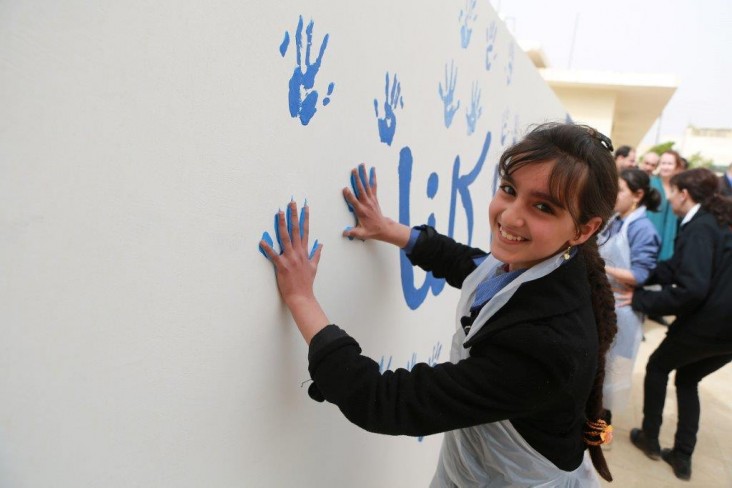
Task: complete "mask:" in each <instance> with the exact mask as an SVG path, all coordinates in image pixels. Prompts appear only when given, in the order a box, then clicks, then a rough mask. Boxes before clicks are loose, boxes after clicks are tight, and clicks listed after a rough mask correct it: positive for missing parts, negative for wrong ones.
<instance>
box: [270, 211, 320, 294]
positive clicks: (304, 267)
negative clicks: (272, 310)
mask: <svg viewBox="0 0 732 488" xmlns="http://www.w3.org/2000/svg"><path fill="white" fill-rule="evenodd" d="M303 211H304V218H303V220H302V225H303V232H302V235H301V232H300V222H298V218H297V203H295V202H294V201H292V202H290V203H289V204H288V205H287V212H289V213H290V215H289V218H286V216H285V213H284V212H283V211H281V210H280V212H279V213H278V214H277V226H278V230H279V236H280V240H281V245H282V254H277V253H276V252H275V251H274V249H272V247H271V246H270V245H269V244H268V243H267V242H266V241H264V240H262V241H261V242H260V243H259V245H260V247H261V248H262V249H263V250H264V252H265V254H266V255H267V257H268V258H269V259H270V261H272V263H273V264H274V267H275V273H276V275H277V287H278V288H279V291H280V295H282V299H283V300H284V301H285V304H286V305H287V306H288V307H290V308H292V304H293V303H294V302H296V301H301V300H303V299H311V298H315V295H314V293H313V283H314V281H315V275H316V273H317V271H318V262H319V261H320V252H321V250H322V248H323V246H322V244H321V245H319V246H318V247H317V248H316V249H315V250H314V252H313V253H312V256H310V255H309V254H308V234H309V229H310V207H308V206H307V205H305V207H304V208H303ZM288 221H289V222H290V228H289V229H288V225H287V222H288Z"/></svg>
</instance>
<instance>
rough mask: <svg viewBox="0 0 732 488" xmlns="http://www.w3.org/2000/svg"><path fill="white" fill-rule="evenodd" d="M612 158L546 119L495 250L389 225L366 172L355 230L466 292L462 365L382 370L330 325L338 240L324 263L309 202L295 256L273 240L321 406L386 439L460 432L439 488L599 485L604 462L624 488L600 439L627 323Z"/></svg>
mask: <svg viewBox="0 0 732 488" xmlns="http://www.w3.org/2000/svg"><path fill="white" fill-rule="evenodd" d="M611 151H612V146H611V144H610V140H609V139H607V138H606V137H605V136H603V135H601V134H599V133H598V132H596V131H595V130H594V129H591V128H589V127H584V126H577V125H573V124H548V125H542V126H539V127H537V128H535V129H534V130H533V131H532V132H530V133H529V134H528V135H527V136H526V137H525V138H524V140H522V141H521V142H519V143H518V144H516V145H514V146H512V147H511V148H509V149H508V150H507V151H506V152H505V153H504V154H503V155H502V156H501V159H500V163H499V172H500V177H501V180H500V186H499V190H498V192H497V194H496V195H495V197H494V198H493V200H492V201H491V203H490V206H489V211H488V213H489V221H490V227H491V232H492V236H493V240H492V242H491V252H490V253H486V252H484V251H482V250H480V249H477V248H471V247H468V246H465V245H462V244H459V243H457V242H455V241H453V240H452V239H450V238H449V237H446V236H443V235H440V234H438V233H437V232H436V231H435V229H433V228H432V227H428V226H420V227H416V228H414V229H409V228H408V227H406V226H404V225H402V224H399V223H398V222H395V221H394V220H392V219H389V218H387V217H385V216H384V215H383V214H382V212H381V209H380V206H379V202H378V199H377V194H376V190H377V185H376V177H375V173H374V172H373V170H372V172H371V177H368V178H367V176H366V170H365V168H364V167H363V165H362V166H360V167H359V168H358V169H354V170H353V173H352V180H353V181H354V189H355V191H356V195H354V193H353V192H351V191H350V190H348V189H344V196H345V198H346V200H347V201H348V203H349V205H350V206H351V207H352V209H353V211H354V213H355V215H356V217H357V219H358V225H357V226H356V227H354V228H353V229H350V230H347V231H345V232H344V235H345V236H348V237H355V238H358V239H363V240H366V239H374V240H378V241H382V242H386V243H390V244H394V245H396V246H398V247H400V248H406V251H407V255H408V256H409V259H410V260H411V261H412V263H413V264H415V265H418V266H420V267H422V268H423V269H425V270H428V271H431V272H432V273H433V274H434V275H435V276H438V277H444V278H445V279H446V280H447V282H448V283H449V284H450V285H452V286H455V287H458V288H462V296H461V298H460V302H459V303H458V317H461V319H460V320H458V321H457V323H456V325H455V329H456V332H455V335H454V338H453V346H452V351H451V354H450V362H448V363H444V364H437V365H434V366H430V365H427V364H424V363H421V364H417V365H415V366H414V367H413V368H412V369H411V371H407V370H405V369H398V370H396V371H386V372H384V373H383V374H382V373H380V371H379V364H378V363H376V362H375V361H373V360H372V359H370V358H368V357H365V356H363V355H361V349H360V347H359V345H358V343H357V342H356V341H355V340H354V339H353V338H351V337H350V336H349V335H348V334H346V332H345V331H344V330H342V329H340V328H339V327H337V326H336V325H333V324H331V323H330V321H329V320H328V317H327V315H326V314H325V312H324V311H323V310H322V308H321V307H320V305H319V303H318V301H317V299H316V298H315V295H314V292H313V281H314V279H315V274H316V269H317V264H318V261H319V260H320V255H321V250H322V246H321V247H318V248H317V250H316V251H315V253H314V255H313V257H312V258H309V255H308V246H307V240H308V230H307V229H308V218H309V217H308V215H309V210H308V208H307V207H305V214H304V215H305V218H304V233H303V236H302V237H301V235H300V232H299V225H298V221H297V218H296V215H297V208H296V205H295V204H294V203H291V204H290V205H289V207H288V209H287V211H288V212H290V219H289V221H290V222H291V223H292V226H291V230H290V233H288V227H287V224H286V223H285V220H286V219H285V216H284V214H283V213H282V212H280V213H279V214H278V216H279V217H278V219H279V232H280V235H281V236H282V237H283V238H282V242H283V243H282V245H283V252H282V254H277V253H275V252H274V251H273V250H272V248H271V247H270V246H268V245H267V243H266V242H264V241H261V242H260V246H261V247H262V249H264V251H265V253H266V255H267V256H268V257H269V259H271V260H272V262H273V263H274V266H275V270H276V275H277V284H278V287H279V291H280V294H281V296H282V298H283V300H284V302H285V304H286V305H287V306H288V308H289V309H290V312H291V313H292V316H293V318H294V320H295V323H296V324H297V327H298V328H299V330H300V332H301V333H302V335H303V337H304V339H305V341H306V342H307V343H308V344H309V354H308V360H309V371H310V375H311V377H312V379H313V384H312V385H311V387H310V389H309V393H310V395H311V397H313V398H314V399H317V400H320V401H322V400H323V399H325V400H327V401H329V402H331V403H334V404H336V405H337V406H338V408H339V409H340V410H341V412H343V414H344V415H345V416H346V417H347V418H348V419H349V420H350V421H351V422H353V423H355V424H356V425H359V426H360V427H362V428H364V429H366V430H368V431H371V432H377V433H383V434H391V435H411V436H423V435H429V434H434V433H437V432H444V433H445V436H444V440H443V445H442V449H441V453H440V459H439V462H438V466H437V470H436V473H435V475H434V478H433V481H432V486H439V487H443V486H444V487H455V486H460V487H464V486H507V485H520V486H537V485H543V486H571V487H585V486H599V481H598V478H597V475H596V473H595V470H594V469H593V468H592V466H591V463H592V464H594V466H595V468H596V469H597V470H598V471H599V473H600V475H601V476H602V477H603V478H605V479H608V480H610V479H611V476H610V472H609V470H608V468H607V464H606V463H605V459H604V457H603V453H602V450H601V449H600V444H602V443H603V442H604V441H607V440H608V439H609V437H610V436H611V428H609V427H608V426H607V425H605V423H604V422H603V421H602V420H601V419H600V417H601V415H602V384H603V377H604V372H605V354H606V352H607V349H608V347H609V346H610V343H611V342H612V340H613V336H614V335H615V330H616V325H615V312H614V301H613V295H612V290H611V289H610V286H609V284H608V281H607V276H606V275H605V272H604V266H603V261H602V259H601V258H600V255H599V253H598V248H597V240H596V239H597V233H598V232H599V230H600V229H601V228H602V227H603V226H604V224H605V223H606V221H607V220H608V218H609V217H610V215H611V214H612V212H613V206H614V203H615V197H616V195H617V185H618V179H617V172H616V169H615V164H614V160H613V157H612V153H611ZM340 286H342V285H340ZM588 447H589V455H588V453H587V451H588ZM590 458H591V461H590Z"/></svg>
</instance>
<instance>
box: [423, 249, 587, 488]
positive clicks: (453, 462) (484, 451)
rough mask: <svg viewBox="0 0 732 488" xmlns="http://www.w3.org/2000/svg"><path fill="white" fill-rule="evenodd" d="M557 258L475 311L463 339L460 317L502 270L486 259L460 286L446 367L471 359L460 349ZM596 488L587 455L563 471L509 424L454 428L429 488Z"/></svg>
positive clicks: (559, 261) (555, 264) (528, 272)
mask: <svg viewBox="0 0 732 488" xmlns="http://www.w3.org/2000/svg"><path fill="white" fill-rule="evenodd" d="M563 260H564V259H563V257H562V253H560V254H557V255H556V256H553V257H550V258H548V259H547V260H545V261H543V262H541V263H539V264H537V265H535V266H533V267H532V268H530V269H528V270H526V271H525V272H524V273H522V274H521V275H520V276H518V277H517V278H516V279H515V280H513V281H512V282H511V283H509V284H508V285H506V286H505V287H504V288H503V289H502V290H501V291H499V292H498V293H497V294H496V295H495V296H494V297H493V298H492V299H491V300H490V301H489V302H488V303H487V304H486V305H485V306H484V307H483V309H482V310H481V311H480V313H479V314H478V317H477V318H476V319H475V322H474V323H475V326H474V327H473V328H472V329H471V330H470V333H469V334H468V335H467V336H466V335H465V332H464V330H463V328H462V326H461V324H460V318H461V317H463V316H465V315H469V314H470V305H471V304H472V303H473V300H474V299H475V291H476V288H477V286H478V284H480V283H481V282H483V281H484V280H485V279H486V278H488V277H489V276H493V275H494V274H495V271H496V269H497V268H498V267H499V266H502V265H503V263H500V262H499V261H498V260H496V259H495V258H494V257H493V256H492V255H489V256H488V257H487V258H486V259H485V260H484V261H483V262H482V263H481V264H480V266H478V268H477V269H475V271H473V272H472V273H471V274H470V275H469V276H468V277H467V278H466V279H465V281H464V282H463V287H462V293H461V296H460V302H459V303H458V307H457V313H456V323H457V326H456V331H455V335H454V336H453V339H452V347H451V350H450V362H452V363H457V362H458V361H460V360H462V359H466V358H468V357H469V356H470V351H469V350H468V349H466V348H464V347H463V344H464V343H465V341H466V340H467V339H469V338H472V337H473V336H474V335H475V334H476V333H478V331H479V330H480V329H481V328H482V327H483V324H485V322H486V321H487V320H488V319H489V318H490V317H492V316H493V315H494V314H495V313H496V312H497V311H498V310H499V309H500V308H501V307H503V305H505V304H506V302H508V300H509V299H510V298H511V296H513V294H514V293H515V292H516V289H517V288H518V287H519V285H520V284H521V283H525V282H527V281H531V280H535V279H537V278H541V277H542V276H545V275H547V274H549V273H551V272H552V271H554V270H555V269H557V268H558V267H559V266H560V265H561V264H562V262H563ZM513 486H521V487H557V486H562V487H571V488H581V487H582V488H584V487H590V488H593V487H599V486H600V483H599V480H598V478H597V474H596V473H595V469H594V467H593V466H592V461H591V460H590V457H589V454H588V452H587V451H585V456H584V458H583V460H582V463H581V464H580V466H579V467H578V468H577V469H575V470H574V471H562V470H561V469H559V468H558V467H556V466H555V465H554V464H552V463H551V461H549V460H548V459H546V458H545V457H544V456H542V455H541V454H540V453H539V452H537V451H536V450H535V449H534V448H533V447H531V446H530V445H529V443H528V442H526V441H525V440H524V439H523V437H521V435H520V434H519V433H518V432H517V431H516V429H514V427H513V425H512V424H511V422H510V421H508V420H502V421H500V422H492V423H488V424H482V425H476V426H473V427H468V428H465V429H457V430H453V431H450V432H446V433H445V434H444V438H443V441H442V448H441V449H440V459H439V462H438V465H437V471H436V472H435V476H434V478H433V479H432V483H430V487H432V488H438V487H460V488H469V487H481V488H497V487H513Z"/></svg>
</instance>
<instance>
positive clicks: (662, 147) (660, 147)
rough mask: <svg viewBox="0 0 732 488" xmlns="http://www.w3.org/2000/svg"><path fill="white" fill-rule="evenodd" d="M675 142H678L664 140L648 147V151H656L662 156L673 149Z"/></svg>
mask: <svg viewBox="0 0 732 488" xmlns="http://www.w3.org/2000/svg"><path fill="white" fill-rule="evenodd" d="M675 144H676V142H674V141H667V142H662V143H661V144H656V145H655V146H653V147H652V148H650V149H648V151H646V153H649V152H654V153H656V154H658V155H659V156H660V155H661V154H663V153H665V152H666V151H668V150H669V149H673V148H674V145H675Z"/></svg>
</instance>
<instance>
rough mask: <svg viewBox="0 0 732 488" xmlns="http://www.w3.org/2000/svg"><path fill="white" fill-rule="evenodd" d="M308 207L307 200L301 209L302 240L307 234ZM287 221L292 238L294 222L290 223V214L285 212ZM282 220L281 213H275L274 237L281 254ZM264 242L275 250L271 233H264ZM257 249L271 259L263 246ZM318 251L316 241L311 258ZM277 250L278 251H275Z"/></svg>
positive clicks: (288, 231) (299, 221) (300, 226)
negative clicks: (306, 212) (306, 215)
mask: <svg viewBox="0 0 732 488" xmlns="http://www.w3.org/2000/svg"><path fill="white" fill-rule="evenodd" d="M307 206H308V202H307V200H305V204H304V205H303V206H302V208H301V209H300V217H299V218H298V224H299V225H298V227H299V228H300V238H302V237H303V236H304V234H305V208H306V207H307ZM285 220H286V223H287V233H288V234H289V235H290V237H291V238H292V222H291V221H290V212H289V211H288V212H285ZM279 224H280V220H279V213H275V216H274V235H275V239H277V245H278V246H279V253H280V254H282V250H283V247H282V238H281V236H280V225H279ZM261 240H263V241H264V242H266V243H267V244H269V247H271V248H272V249H275V247H274V240H273V239H272V236H271V235H270V233H269V232H267V231H265V232H263V233H262V239H261ZM257 249H259V252H260V253H262V256H264V257H265V258H267V259H269V256H267V253H265V252H264V249H262V246H261V245H258V246H257ZM316 249H318V240H317V239H315V242H314V243H313V247H312V249H311V250H310V256H309V257H310V258H311V259H312V257H313V255H315V250H316ZM275 250H276V249H275Z"/></svg>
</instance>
